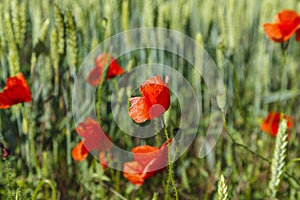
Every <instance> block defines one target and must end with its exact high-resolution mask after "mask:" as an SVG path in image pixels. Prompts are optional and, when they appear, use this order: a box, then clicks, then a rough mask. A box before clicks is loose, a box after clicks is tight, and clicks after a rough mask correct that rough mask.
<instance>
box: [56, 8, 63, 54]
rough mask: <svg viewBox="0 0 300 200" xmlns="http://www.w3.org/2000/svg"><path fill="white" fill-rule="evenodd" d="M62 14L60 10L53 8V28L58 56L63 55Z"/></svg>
mask: <svg viewBox="0 0 300 200" xmlns="http://www.w3.org/2000/svg"><path fill="white" fill-rule="evenodd" d="M64 18H65V17H64V14H63V12H62V10H61V9H60V8H59V7H58V5H56V6H55V26H56V29H57V38H58V40H57V51H58V53H59V54H60V55H63V54H64V53H65V24H64Z"/></svg>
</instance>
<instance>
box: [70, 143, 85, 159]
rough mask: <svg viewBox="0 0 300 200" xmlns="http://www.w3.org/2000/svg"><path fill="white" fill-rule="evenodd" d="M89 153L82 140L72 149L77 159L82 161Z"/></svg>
mask: <svg viewBox="0 0 300 200" xmlns="http://www.w3.org/2000/svg"><path fill="white" fill-rule="evenodd" d="M88 155H89V152H88V150H87V149H86V148H85V146H84V144H83V142H82V141H80V142H79V143H78V144H77V145H76V146H75V147H74V148H73V149H72V157H73V159H74V160H76V161H82V160H84V159H85V158H86V157H87V156H88Z"/></svg>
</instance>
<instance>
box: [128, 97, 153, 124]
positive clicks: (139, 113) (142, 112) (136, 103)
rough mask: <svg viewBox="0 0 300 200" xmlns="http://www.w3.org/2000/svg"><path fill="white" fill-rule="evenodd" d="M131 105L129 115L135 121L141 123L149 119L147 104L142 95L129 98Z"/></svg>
mask: <svg viewBox="0 0 300 200" xmlns="http://www.w3.org/2000/svg"><path fill="white" fill-rule="evenodd" d="M130 103H131V106H130V108H129V116H130V117H131V118H132V119H133V121H135V122H137V123H143V122H145V121H147V120H148V119H150V117H149V105H148V103H147V101H146V99H145V98H144V97H133V98H130Z"/></svg>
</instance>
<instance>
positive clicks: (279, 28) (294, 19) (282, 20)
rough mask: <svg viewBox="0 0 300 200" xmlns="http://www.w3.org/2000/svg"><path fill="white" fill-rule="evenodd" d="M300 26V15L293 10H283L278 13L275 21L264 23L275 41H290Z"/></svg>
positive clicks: (266, 31)
mask: <svg viewBox="0 0 300 200" xmlns="http://www.w3.org/2000/svg"><path fill="white" fill-rule="evenodd" d="M299 28H300V16H299V15H298V14H297V12H295V11H293V10H283V11H281V12H280V13H278V14H277V15H276V17H275V23H273V24H264V29H265V33H266V35H267V36H268V37H269V38H270V39H271V40H273V41H275V42H286V41H288V40H289V39H290V38H291V37H292V35H293V34H295V33H296V31H297V30H299ZM298 39H299V38H297V36H296V40H297V41H298Z"/></svg>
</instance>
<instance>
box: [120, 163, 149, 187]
mask: <svg viewBox="0 0 300 200" xmlns="http://www.w3.org/2000/svg"><path fill="white" fill-rule="evenodd" d="M142 171H143V169H142V167H141V165H140V164H139V163H138V162H136V161H132V162H126V163H124V166H123V175H124V177H125V178H127V179H128V180H129V181H130V182H132V183H133V184H135V185H137V186H141V185H142V184H143V183H144V181H145V179H144V178H143V177H142V173H141V172H142Z"/></svg>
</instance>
